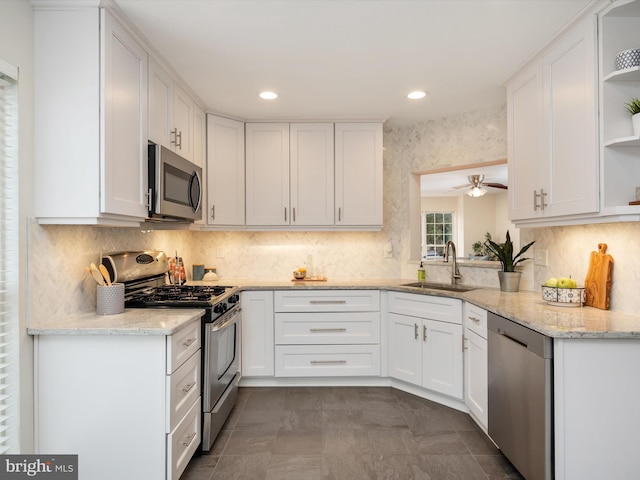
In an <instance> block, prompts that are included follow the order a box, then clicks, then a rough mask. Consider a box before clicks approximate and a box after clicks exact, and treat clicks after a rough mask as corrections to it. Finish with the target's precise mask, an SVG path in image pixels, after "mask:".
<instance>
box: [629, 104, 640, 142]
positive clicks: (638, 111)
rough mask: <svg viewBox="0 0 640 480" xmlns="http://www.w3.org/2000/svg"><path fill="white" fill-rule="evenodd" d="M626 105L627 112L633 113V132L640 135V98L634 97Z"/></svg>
mask: <svg viewBox="0 0 640 480" xmlns="http://www.w3.org/2000/svg"><path fill="white" fill-rule="evenodd" d="M625 107H626V109H627V112H629V113H630V114H631V124H632V126H633V134H634V135H636V136H638V135H640V98H632V99H631V100H629V101H628V102H627V103H626V104H625Z"/></svg>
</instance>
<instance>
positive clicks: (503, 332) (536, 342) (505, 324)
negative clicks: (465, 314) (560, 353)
mask: <svg viewBox="0 0 640 480" xmlns="http://www.w3.org/2000/svg"><path fill="white" fill-rule="evenodd" d="M487 329H488V330H489V332H490V333H493V334H496V335H497V337H495V338H504V339H505V340H506V339H508V340H509V341H512V342H515V343H517V344H518V345H520V346H522V347H523V348H526V349H527V350H528V351H530V352H531V353H533V354H535V355H537V356H538V357H542V358H553V339H552V338H551V337H547V336H546V335H544V334H542V333H539V332H536V331H535V330H531V329H530V328H527V327H525V326H524V325H521V324H519V323H517V322H514V321H512V320H509V319H507V318H504V317H501V316H499V315H496V314H495V313H493V312H488V314H487ZM489 343H491V342H489Z"/></svg>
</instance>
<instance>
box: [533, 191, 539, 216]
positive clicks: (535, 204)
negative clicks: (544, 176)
mask: <svg viewBox="0 0 640 480" xmlns="http://www.w3.org/2000/svg"><path fill="white" fill-rule="evenodd" d="M538 198H540V194H539V193H538V191H537V190H534V191H533V211H534V212H536V211H537V210H538Z"/></svg>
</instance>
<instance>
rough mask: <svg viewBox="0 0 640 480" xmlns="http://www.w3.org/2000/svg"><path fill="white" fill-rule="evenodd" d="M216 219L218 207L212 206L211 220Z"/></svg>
mask: <svg viewBox="0 0 640 480" xmlns="http://www.w3.org/2000/svg"><path fill="white" fill-rule="evenodd" d="M215 219H216V206H215V205H211V220H215Z"/></svg>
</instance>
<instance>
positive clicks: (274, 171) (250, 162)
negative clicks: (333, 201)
mask: <svg viewBox="0 0 640 480" xmlns="http://www.w3.org/2000/svg"><path fill="white" fill-rule="evenodd" d="M245 132H246V169H247V171H246V214H247V218H246V220H247V225H249V226H284V225H289V222H290V218H291V209H290V208H289V124H288V123H247V124H246V126H245Z"/></svg>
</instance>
